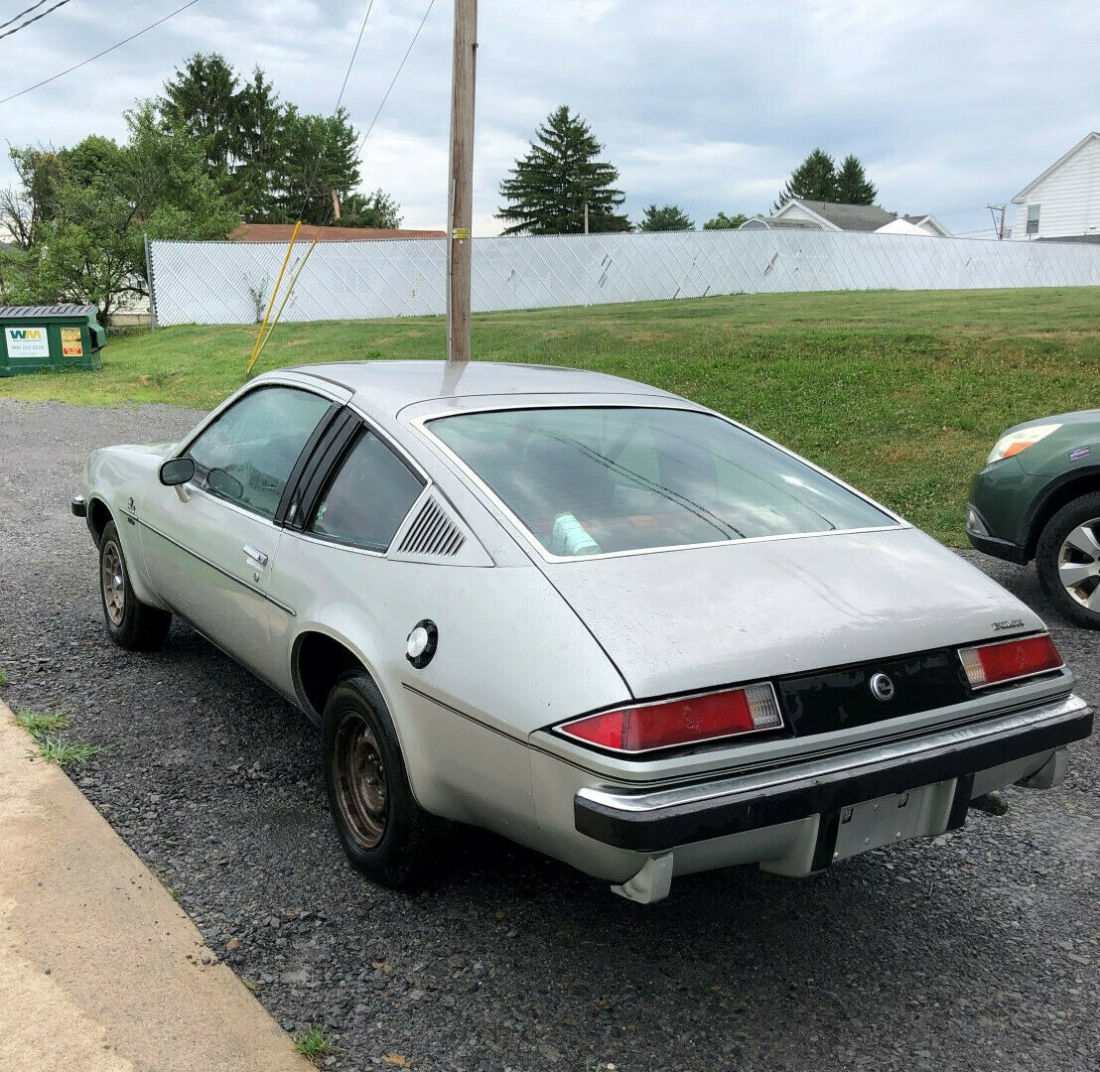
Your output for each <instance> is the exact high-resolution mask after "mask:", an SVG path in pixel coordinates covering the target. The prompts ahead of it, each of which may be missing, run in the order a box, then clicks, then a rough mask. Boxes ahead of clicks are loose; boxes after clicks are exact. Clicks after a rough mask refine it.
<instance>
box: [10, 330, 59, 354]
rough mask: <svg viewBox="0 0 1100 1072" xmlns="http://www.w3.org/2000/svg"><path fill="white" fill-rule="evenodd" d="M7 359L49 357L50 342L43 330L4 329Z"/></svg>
mask: <svg viewBox="0 0 1100 1072" xmlns="http://www.w3.org/2000/svg"><path fill="white" fill-rule="evenodd" d="M4 342H5V343H7V347H8V357H9V358H13V357H49V356H50V340H49V339H48V338H47V336H46V329H45V328H38V327H24V328H4Z"/></svg>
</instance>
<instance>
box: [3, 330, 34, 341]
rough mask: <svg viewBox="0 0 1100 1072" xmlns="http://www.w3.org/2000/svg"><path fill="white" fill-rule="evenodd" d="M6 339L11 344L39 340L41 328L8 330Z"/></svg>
mask: <svg viewBox="0 0 1100 1072" xmlns="http://www.w3.org/2000/svg"><path fill="white" fill-rule="evenodd" d="M8 338H9V339H11V340H12V341H13V342H15V341H20V342H21V341H23V340H24V339H27V340H30V339H41V338H42V329H41V328H8Z"/></svg>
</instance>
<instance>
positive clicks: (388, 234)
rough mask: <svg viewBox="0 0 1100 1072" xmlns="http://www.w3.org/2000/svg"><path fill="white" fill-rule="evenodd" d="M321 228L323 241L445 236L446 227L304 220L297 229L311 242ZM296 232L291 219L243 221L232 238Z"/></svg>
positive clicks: (274, 238)
mask: <svg viewBox="0 0 1100 1072" xmlns="http://www.w3.org/2000/svg"><path fill="white" fill-rule="evenodd" d="M318 231H319V232H320V235H321V236H320V238H319V239H318V241H321V242H365V241H369V240H371V239H378V238H389V239H394V238H446V237H447V232H446V231H417V230H411V231H410V230H400V229H398V230H391V229H387V228H384V227H315V226H314V225H313V224H309V223H303V224H302V227H301V229H300V230H299V231H298V241H299V242H312V241H313V239H314V238H316V237H317V233H318ZM293 233H294V224H292V223H242V224H241V225H240V227H238V228H236V230H234V231H231V232H230V234H229V240H230V241H231V242H281V243H283V244H285V243H287V242H289V241H290V236H291V235H292V234H293Z"/></svg>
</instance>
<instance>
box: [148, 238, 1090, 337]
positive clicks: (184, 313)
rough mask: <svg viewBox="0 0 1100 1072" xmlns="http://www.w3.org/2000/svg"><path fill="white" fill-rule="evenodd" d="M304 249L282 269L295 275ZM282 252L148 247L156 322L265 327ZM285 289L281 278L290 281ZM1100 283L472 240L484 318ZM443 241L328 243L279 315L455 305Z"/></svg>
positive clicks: (580, 242)
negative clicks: (728, 297) (767, 298)
mask: <svg viewBox="0 0 1100 1072" xmlns="http://www.w3.org/2000/svg"><path fill="white" fill-rule="evenodd" d="M307 245H308V244H307V243H300V244H299V245H298V246H296V247H295V252H294V254H293V255H292V257H291V261H290V264H289V265H288V266H287V275H286V277H285V278H286V279H289V278H290V277H291V275H293V272H294V269H295V265H296V263H297V262H298V260H299V258H301V257H302V256H304V255H305V251H306V248H307ZM285 253H286V246H284V245H281V244H267V243H263V244H260V243H245V242H152V243H150V252H149V262H150V275H151V279H150V284H151V288H152V300H153V313H154V317H155V322H156V323H158V324H161V325H165V326H167V325H170V324H250V323H254V322H258V321H259V320H260V319H261V318H262V317H263V313H264V309H265V308H266V306H267V302H268V300H269V299H270V297H271V288H272V285H273V284H274V281H275V279H276V278H277V277H278V274H279V266H280V264H281V263H282V259H283V257H284V255H285ZM284 286H285V283H284ZM1081 286H1100V246H1098V245H1084V244H1082V245H1073V244H1063V243H1040V242H988V241H980V240H973V239H958V238H931V237H930V238H918V237H913V236H908V235H880V234H856V233H851V232H841V233H836V232H820V231H810V232H806V231H798V232H793V231H696V232H693V231H687V232H665V233H659V234H618V235H563V236H554V237H544V238H527V237H524V238H519V237H513V238H477V239H474V240H473V284H472V289H473V294H472V305H473V309H474V311H476V312H487V311H492V310H505V309H546V308H558V307H564V306H571V305H602V304H612V303H616V302H633V301H655V300H670V299H675V298H700V297H704V296H706V295H708V294H740V293H744V294H758V293H777V292H783V291H824V290H973V289H986V288H990V287H1081ZM446 294H447V287H446V244H445V242H444V240H442V239H418V240H397V241H387V240H374V241H363V242H321V243H319V244H318V246H317V247H316V249H314V251H313V253H312V255H311V256H310V259H309V263H308V264H307V265H306V267H305V269H304V270H303V272H302V275H301V278H300V279H299V280H298V284H297V287H296V289H295V291H294V294H293V296H292V297H291V299H290V301H289V303H288V304H287V307H286V309H285V310H284V312H283V319H284V320H291V321H302V320H370V319H376V318H380V317H399V316H423V315H433V314H440V313H443V312H445V311H446Z"/></svg>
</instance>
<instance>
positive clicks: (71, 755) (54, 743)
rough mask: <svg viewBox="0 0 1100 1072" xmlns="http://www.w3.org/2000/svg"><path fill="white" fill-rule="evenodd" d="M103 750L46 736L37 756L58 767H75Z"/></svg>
mask: <svg viewBox="0 0 1100 1072" xmlns="http://www.w3.org/2000/svg"><path fill="white" fill-rule="evenodd" d="M102 751H103V749H102V748H100V747H98V746H97V745H94V744H81V743H80V742H79V741H62V740H61V739H60V738H58V737H54V736H53V735H52V734H48V735H47V736H46V737H45V738H43V739H42V740H41V741H40V742H39V745H38V754H39V755H40V756H41V757H42V758H43V759H44V760H45V761H46V762H47V763H56V764H57V765H58V766H59V767H76V766H79V765H80V764H81V763H83V762H85V760H89V759H91V758H92V756H95V755H98V754H99V753H100V752H102Z"/></svg>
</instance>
